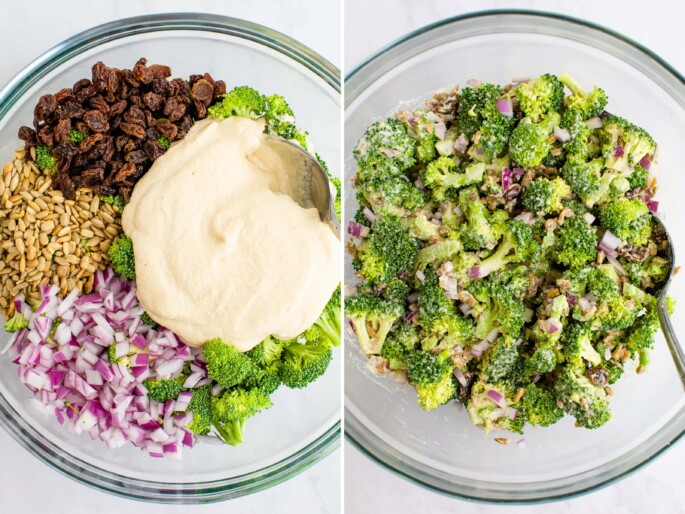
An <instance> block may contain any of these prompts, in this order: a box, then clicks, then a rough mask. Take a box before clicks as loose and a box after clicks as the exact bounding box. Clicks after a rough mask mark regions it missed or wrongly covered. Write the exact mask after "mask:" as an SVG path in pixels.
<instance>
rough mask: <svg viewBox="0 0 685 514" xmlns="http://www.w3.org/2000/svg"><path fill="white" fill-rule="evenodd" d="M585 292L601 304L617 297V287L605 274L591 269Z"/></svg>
mask: <svg viewBox="0 0 685 514" xmlns="http://www.w3.org/2000/svg"><path fill="white" fill-rule="evenodd" d="M587 292H588V293H590V294H591V295H593V296H594V297H595V298H597V300H599V303H602V302H607V301H609V300H611V299H612V298H613V297H614V296H616V295H618V286H617V285H616V282H615V281H614V280H613V279H612V278H611V277H609V276H608V275H607V274H606V273H602V272H601V271H599V270H597V269H593V270H592V271H591V272H590V274H589V275H588V277H587Z"/></svg>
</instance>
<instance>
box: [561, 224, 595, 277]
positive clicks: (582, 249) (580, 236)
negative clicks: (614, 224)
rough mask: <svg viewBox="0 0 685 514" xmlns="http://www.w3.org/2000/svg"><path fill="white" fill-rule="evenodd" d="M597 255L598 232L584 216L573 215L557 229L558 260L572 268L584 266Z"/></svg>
mask: <svg viewBox="0 0 685 514" xmlns="http://www.w3.org/2000/svg"><path fill="white" fill-rule="evenodd" d="M596 255H597V233H596V231H595V229H594V228H593V227H592V226H591V225H589V224H588V223H587V222H586V221H585V219H584V218H583V217H582V216H573V217H572V218H568V219H566V220H565V221H564V224H563V225H562V226H561V227H559V228H558V229H557V244H556V260H557V262H559V263H560V264H564V265H566V266H569V267H571V268H578V267H582V266H584V265H585V264H586V263H587V262H588V261H590V260H592V259H594V258H595V256H596Z"/></svg>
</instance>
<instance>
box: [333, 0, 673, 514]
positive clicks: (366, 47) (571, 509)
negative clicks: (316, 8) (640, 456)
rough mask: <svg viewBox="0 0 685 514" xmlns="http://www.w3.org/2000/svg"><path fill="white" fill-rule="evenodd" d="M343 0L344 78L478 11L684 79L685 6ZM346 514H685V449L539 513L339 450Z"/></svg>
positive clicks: (545, 0) (573, 0) (591, 0)
mask: <svg viewBox="0 0 685 514" xmlns="http://www.w3.org/2000/svg"><path fill="white" fill-rule="evenodd" d="M645 5H646V4H645V3H644V2H642V1H639V0H622V1H620V2H619V1H618V0H608V1H604V2H603V1H597V0H557V1H555V2H550V1H549V0H518V1H511V0H509V1H506V0H480V1H479V2H473V1H467V0H453V1H445V0H423V1H421V2H418V1H416V0H374V1H373V2H369V1H367V0H345V29H344V35H345V40H346V42H345V70H346V73H347V72H349V71H350V70H352V69H353V68H354V67H355V66H357V65H359V64H360V62H362V61H363V60H365V59H366V58H367V57H368V56H370V55H371V54H373V53H375V52H377V51H378V50H379V49H381V48H382V47H384V46H385V45H387V44H389V43H391V42H392V41H394V40H396V39H397V38H399V37H402V36H403V35H405V34H406V33H408V32H410V31H412V30H415V29H418V28H420V27H422V26H424V25H427V24H429V23H432V22H434V21H437V20H440V19H442V18H447V17H450V16H454V15H458V14H463V13H466V12H469V11H473V10H476V8H477V9H480V10H486V9H504V8H517V9H537V10H554V11H555V12H558V13H563V14H567V15H570V16H574V17H578V18H585V19H588V20H590V21H593V22H595V23H598V24H601V25H604V26H607V27H609V28H611V29H613V30H616V31H618V32H621V33H623V34H625V35H627V36H628V37H630V38H632V39H634V40H636V41H638V42H640V43H642V44H643V45H645V46H647V47H648V48H650V49H651V50H653V51H654V52H656V53H657V54H659V55H660V56H661V57H662V58H664V59H665V60H666V61H667V62H669V63H670V64H671V65H672V66H674V67H675V68H676V69H678V70H679V71H680V72H681V73H685V54H684V53H683V52H682V49H683V29H682V19H683V15H684V14H685V4H683V3H681V2H674V1H668V0H655V1H652V2H650V3H649V4H647V12H645ZM344 450H345V511H346V512H348V513H350V514H357V513H365V512H374V513H377V514H384V513H395V514H402V513H412V514H423V513H430V514H434V513H443V512H458V513H460V514H466V513H478V514H485V513H500V512H507V513H509V512H512V513H526V514H529V513H530V514H535V513H543V512H553V513H555V514H556V513H559V514H564V513H569V514H571V513H585V512H603V513H612V514H613V513H635V514H638V513H640V514H641V513H645V512H655V513H657V512H658V513H662V512H663V513H669V514H670V513H685V489H684V488H683V487H682V478H683V476H684V475H683V471H682V469H683V468H682V463H683V461H685V443H682V442H681V443H680V444H678V445H676V447H674V448H672V449H670V450H669V451H668V452H666V454H664V455H663V456H661V457H660V458H658V459H657V460H656V461H655V462H653V463H651V464H649V465H647V466H646V467H645V468H643V469H641V470H639V471H638V472H636V473H635V474H633V475H632V476H630V477H629V478H627V479H625V480H622V481H620V482H618V483H616V484H614V485H611V486H609V487H606V488H604V489H602V490H600V491H597V492H594V493H592V494H589V495H585V496H582V497H579V498H575V499H572V500H568V501H563V502H556V503H553V504H548V505H539V506H522V507H508V506H492V505H487V504H476V503H469V502H465V501H459V500H455V499H452V498H448V497H446V496H442V495H439V494H436V493H433V492H430V491H428V490H425V489H423V488H421V487H419V486H417V485H414V484H411V483H409V482H408V481H406V480H404V479H402V478H399V477H397V476H395V475H394V474H392V473H390V472H388V471H386V470H384V469H383V468H381V467H380V466H379V465H377V464H375V463H374V462H372V461H370V460H369V459H367V458H366V457H365V456H364V455H363V454H361V453H360V452H359V451H357V450H356V449H355V448H354V447H353V446H352V445H351V444H350V443H345V448H344Z"/></svg>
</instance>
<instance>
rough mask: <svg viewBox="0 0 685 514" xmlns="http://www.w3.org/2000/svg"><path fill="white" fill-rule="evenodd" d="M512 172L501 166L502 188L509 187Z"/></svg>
mask: <svg viewBox="0 0 685 514" xmlns="http://www.w3.org/2000/svg"><path fill="white" fill-rule="evenodd" d="M511 177H512V173H511V170H510V169H509V168H506V167H505V168H502V189H503V190H504V191H506V190H507V189H509V184H511Z"/></svg>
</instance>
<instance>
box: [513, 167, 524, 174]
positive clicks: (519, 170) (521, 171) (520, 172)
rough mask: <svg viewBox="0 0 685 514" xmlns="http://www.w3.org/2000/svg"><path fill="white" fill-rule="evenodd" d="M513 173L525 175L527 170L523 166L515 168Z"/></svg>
mask: <svg viewBox="0 0 685 514" xmlns="http://www.w3.org/2000/svg"><path fill="white" fill-rule="evenodd" d="M513 173H514V175H525V173H526V170H524V169H523V168H514V171H513Z"/></svg>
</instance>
